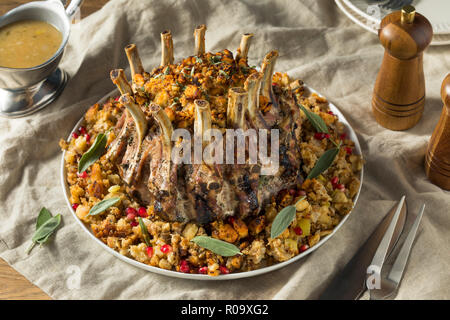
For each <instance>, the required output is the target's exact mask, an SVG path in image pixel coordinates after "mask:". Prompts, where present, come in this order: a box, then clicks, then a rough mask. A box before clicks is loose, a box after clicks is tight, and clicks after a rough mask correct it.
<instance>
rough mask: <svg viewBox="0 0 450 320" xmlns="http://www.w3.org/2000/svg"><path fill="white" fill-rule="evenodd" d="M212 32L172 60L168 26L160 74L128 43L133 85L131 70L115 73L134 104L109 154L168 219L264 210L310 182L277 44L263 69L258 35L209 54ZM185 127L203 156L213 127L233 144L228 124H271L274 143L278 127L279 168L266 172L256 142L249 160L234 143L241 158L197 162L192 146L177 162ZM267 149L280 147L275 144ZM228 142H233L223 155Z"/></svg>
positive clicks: (127, 101)
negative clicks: (278, 67) (280, 79)
mask: <svg viewBox="0 0 450 320" xmlns="http://www.w3.org/2000/svg"><path fill="white" fill-rule="evenodd" d="M205 31H206V27H205V26H204V25H201V26H199V27H197V29H196V30H195V32H194V36H195V54H196V56H195V57H190V58H188V59H185V60H184V61H183V62H182V63H180V64H173V63H174V62H173V42H172V37H171V33H170V32H169V31H165V32H163V33H162V34H161V43H162V46H163V50H162V58H161V66H159V67H158V68H156V69H155V70H154V71H153V72H152V73H151V76H150V74H148V73H146V72H144V70H143V67H142V64H141V60H140V58H139V55H138V52H137V49H136V46H135V45H129V46H127V47H126V48H125V50H126V53H127V57H128V60H129V63H130V67H131V73H132V79H133V83H132V85H130V84H129V83H128V81H127V80H126V78H125V75H124V73H123V70H114V71H112V72H111V78H112V80H113V82H114V83H115V84H116V85H117V87H118V88H119V90H120V92H121V98H120V102H121V103H122V104H123V105H124V106H125V108H126V109H125V112H124V115H123V116H122V118H121V119H120V121H118V123H117V126H116V138H115V140H114V141H113V142H112V143H111V144H110V145H109V148H108V152H107V157H109V158H110V159H111V160H112V161H114V162H115V163H116V164H117V167H118V170H119V173H120V176H121V177H122V179H123V180H124V181H125V182H126V183H127V185H128V186H129V188H130V190H131V191H132V192H133V193H134V194H135V196H136V197H138V198H139V199H140V200H141V201H142V202H144V203H146V204H150V203H152V204H153V205H154V210H155V212H156V213H157V214H159V215H160V216H161V217H163V218H164V219H166V220H169V221H189V220H195V221H197V222H199V223H208V222H210V221H213V220H218V219H225V218H226V217H228V216H239V217H241V218H245V217H247V216H251V215H256V214H258V213H259V212H260V211H261V209H262V208H263V207H264V205H265V204H266V202H268V201H269V200H270V199H271V197H272V196H273V195H275V194H277V193H278V192H279V191H280V190H281V189H285V188H289V187H290V186H292V185H294V184H296V183H298V182H300V181H301V180H302V175H301V169H300V168H301V167H300V163H299V159H300V158H301V157H300V155H299V150H300V148H299V145H298V143H299V141H300V135H301V126H302V120H301V116H300V111H299V109H298V107H297V106H296V104H295V101H294V98H293V95H292V92H290V91H285V92H276V91H275V92H274V90H273V87H272V76H273V70H274V65H275V61H276V58H277V57H278V52H276V51H272V52H269V53H268V54H267V55H266V57H265V58H264V60H263V64H262V68H261V72H257V71H256V70H254V69H253V68H250V67H248V64H247V54H248V49H249V45H250V39H251V38H252V36H253V35H252V34H245V35H244V36H243V37H242V40H241V44H240V47H239V49H238V54H237V55H236V58H235V59H232V54H231V53H230V52H229V51H227V50H225V51H224V52H223V53H221V54H217V55H212V54H211V53H205V43H204V41H205V40H204V39H205ZM230 57H231V59H230ZM157 78H162V80H160V79H158V80H156V79H157ZM169 85H170V87H169ZM169 88H170V89H169ZM180 92H182V93H180ZM177 94H178V97H177V96H176V95H177ZM224 99H225V103H224ZM226 102H228V103H226ZM213 106H214V108H213ZM190 114H191V115H192V116H190ZM179 127H182V128H185V129H187V130H189V132H190V133H191V134H193V135H194V137H201V138H203V142H204V144H202V145H201V151H202V155H204V151H205V148H206V146H207V144H208V143H209V142H210V141H209V140H210V139H209V140H208V139H206V140H205V138H207V136H206V135H207V133H208V132H209V130H210V129H219V130H221V131H220V132H222V133H223V137H224V139H223V141H224V142H225V141H226V138H225V129H242V130H244V131H245V130H248V129H251V130H254V131H255V132H256V133H258V132H259V129H266V130H268V139H269V141H270V135H271V133H270V132H271V131H270V130H271V129H279V160H280V166H279V169H278V170H277V172H275V174H273V175H266V176H262V175H261V172H262V168H263V165H262V164H261V163H255V161H254V159H250V154H252V151H254V150H250V148H252V147H251V144H250V143H247V144H246V146H245V148H244V149H245V152H244V156H245V159H244V161H243V162H242V161H238V158H239V157H240V155H238V151H237V150H235V151H234V152H235V153H234V155H233V156H234V163H235V164H217V163H214V162H211V159H208V158H206V159H205V158H203V160H202V161H201V162H200V163H198V162H196V161H195V156H194V154H193V153H192V154H191V155H190V159H191V163H181V164H177V163H175V162H173V161H172V160H171V154H172V150H174V149H173V147H174V144H175V143H177V142H176V141H172V140H171V138H172V132H173V130H174V129H175V128H179ZM193 143H194V142H193V141H192V144H193ZM268 147H269V150H270V148H275V146H274V145H270V143H269V146H268ZM193 149H194V148H193ZM225 149H226V143H224V144H223V151H224V154H225V153H226V150H225ZM269 152H270V151H269Z"/></svg>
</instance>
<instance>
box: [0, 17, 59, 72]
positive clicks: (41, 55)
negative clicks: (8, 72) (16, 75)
mask: <svg viewBox="0 0 450 320" xmlns="http://www.w3.org/2000/svg"><path fill="white" fill-rule="evenodd" d="M61 41H62V34H61V32H59V31H58V29H56V28H55V27H54V26H52V25H51V24H49V23H47V22H44V21H37V20H23V21H17V22H13V23H11V24H8V25H6V26H3V27H1V28H0V66H1V67H8V68H32V67H36V66H38V65H40V64H42V63H44V62H46V61H47V60H48V59H50V58H51V57H52V56H53V55H54V54H55V53H56V51H57V50H58V48H59V46H60V45H61Z"/></svg>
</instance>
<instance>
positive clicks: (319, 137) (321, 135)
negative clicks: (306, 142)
mask: <svg viewBox="0 0 450 320" xmlns="http://www.w3.org/2000/svg"><path fill="white" fill-rule="evenodd" d="M314 138H316V139H317V140H323V139H325V133H323V132H316V133H315V134H314Z"/></svg>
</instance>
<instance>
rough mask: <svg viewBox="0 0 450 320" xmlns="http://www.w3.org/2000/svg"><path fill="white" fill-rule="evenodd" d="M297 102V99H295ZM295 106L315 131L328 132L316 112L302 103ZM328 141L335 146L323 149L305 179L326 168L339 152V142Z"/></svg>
mask: <svg viewBox="0 0 450 320" xmlns="http://www.w3.org/2000/svg"><path fill="white" fill-rule="evenodd" d="M296 103H297V101H296ZM297 106H298V107H299V108H300V109H301V110H302V111H303V112H304V113H305V115H306V117H307V118H308V120H309V122H310V123H311V125H312V126H313V127H314V128H315V129H316V131H317V132H323V133H328V127H327V124H326V123H325V121H323V119H322V118H321V117H320V116H319V115H318V114H316V113H314V112H311V111H309V110H308V109H306V108H305V107H304V106H303V105H301V104H299V103H297ZM330 141H331V142H332V143H333V144H334V145H335V146H336V147H335V148H332V149H329V150H327V151H325V153H324V154H323V155H322V156H321V157H320V158H319V160H317V162H316V165H315V166H314V168H313V169H312V170H311V172H310V173H309V174H308V176H307V177H306V179H313V178H315V177H317V176H318V175H319V174H321V173H322V172H324V171H325V170H327V169H328V168H329V167H330V166H331V164H332V163H333V161H334V159H335V158H336V156H337V155H338V154H339V150H340V148H341V142H340V143H339V144H337V143H336V142H335V141H334V140H333V139H331V138H330Z"/></svg>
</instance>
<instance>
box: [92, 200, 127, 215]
mask: <svg viewBox="0 0 450 320" xmlns="http://www.w3.org/2000/svg"><path fill="white" fill-rule="evenodd" d="M119 201H120V198H119V197H114V198H109V199H105V200H102V201H100V202H98V203H96V204H95V205H94V206H93V207H92V208H91V210H89V213H88V214H89V215H90V216H96V215H98V214H100V213H102V212H103V211H105V210H106V209H108V208H109V207H111V206H113V205H115V204H116V203H117V202H119Z"/></svg>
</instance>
